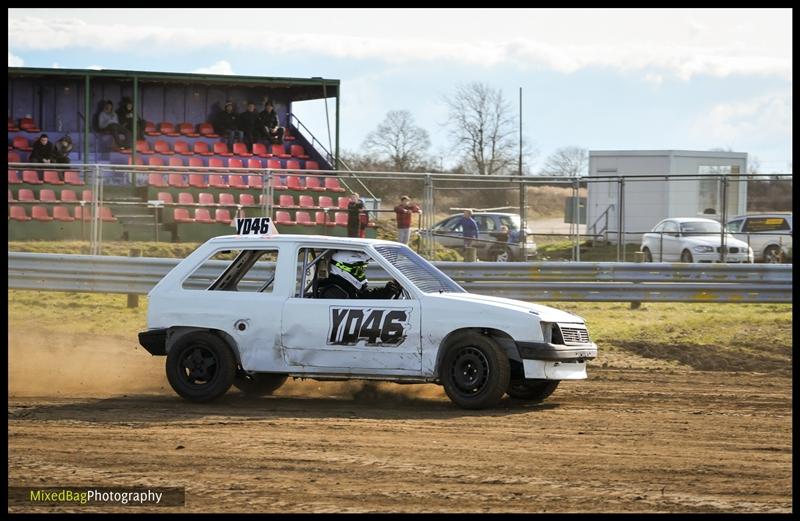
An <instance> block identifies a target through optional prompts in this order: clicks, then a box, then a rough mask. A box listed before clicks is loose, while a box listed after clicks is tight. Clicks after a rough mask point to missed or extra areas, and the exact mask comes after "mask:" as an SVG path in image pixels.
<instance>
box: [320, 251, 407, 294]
mask: <svg viewBox="0 0 800 521" xmlns="http://www.w3.org/2000/svg"><path fill="white" fill-rule="evenodd" d="M369 261H370V257H369V255H367V254H366V253H361V252H356V251H337V252H336V253H334V254H333V255H332V256H331V265H330V274H329V275H328V278H326V279H320V281H319V289H318V290H317V298H339V299H342V298H353V299H392V298H395V297H397V296H399V295H400V293H402V291H403V288H402V286H400V284H399V283H398V282H397V281H396V280H390V281H389V282H387V283H386V286H384V287H382V288H368V287H367V285H368V282H369V281H367V264H368V263H369Z"/></svg>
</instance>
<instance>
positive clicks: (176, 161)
mask: <svg viewBox="0 0 800 521" xmlns="http://www.w3.org/2000/svg"><path fill="white" fill-rule="evenodd" d="M169 166H184V165H183V158H182V157H171V158H169Z"/></svg>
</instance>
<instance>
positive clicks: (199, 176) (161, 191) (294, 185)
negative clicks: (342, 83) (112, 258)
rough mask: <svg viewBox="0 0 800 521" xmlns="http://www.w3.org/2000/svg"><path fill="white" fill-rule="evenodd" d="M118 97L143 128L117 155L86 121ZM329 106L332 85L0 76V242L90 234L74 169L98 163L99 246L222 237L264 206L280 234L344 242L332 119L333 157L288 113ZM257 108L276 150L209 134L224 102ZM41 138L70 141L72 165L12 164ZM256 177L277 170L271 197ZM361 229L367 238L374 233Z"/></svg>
mask: <svg viewBox="0 0 800 521" xmlns="http://www.w3.org/2000/svg"><path fill="white" fill-rule="evenodd" d="M125 97H128V98H130V99H132V100H133V105H134V112H135V113H136V114H137V115H138V116H139V117H140V118H141V119H142V120H143V121H144V128H143V129H142V130H143V132H142V133H143V139H139V140H136V144H135V146H132V147H131V148H130V149H125V148H122V149H120V148H117V146H116V144H115V142H114V140H113V138H112V136H110V135H108V134H104V133H101V132H100V131H99V128H98V126H97V121H96V120H97V115H98V114H99V112H100V111H101V108H102V103H103V101H105V100H111V101H112V102H114V108H115V110H116V109H117V108H118V106H119V103H120V102H121V100H122V99H123V98H125ZM331 97H333V98H335V100H336V106H337V107H338V99H339V80H331V79H322V78H311V79H299V78H261V77H244V76H224V75H198V74H174V73H154V72H134V71H109V70H102V71H95V70H68V69H34V68H18V67H9V68H8V162H9V163H10V164H9V169H8V208H9V211H8V222H9V238H10V239H13V240H26V239H82V238H83V239H85V238H86V237H87V236H88V230H89V226H88V221H89V219H90V215H91V213H90V208H91V203H92V200H93V198H94V197H96V195H97V194H95V193H93V188H95V187H94V186H92V185H91V182H90V176H89V175H88V171H87V170H84V169H83V168H82V167H79V166H78V165H81V164H92V165H100V172H101V176H102V184H103V188H102V194H103V195H102V199H103V205H102V206H103V208H102V212H101V214H100V217H101V219H102V220H103V226H102V234H103V239H104V240H120V239H121V240H152V239H153V238H154V237H161V240H173V241H202V240H205V239H207V238H208V237H211V236H213V235H219V234H224V233H230V231H231V228H230V221H231V219H232V218H234V217H235V216H236V215H237V214H239V215H245V216H256V215H261V214H263V211H264V208H267V207H269V208H271V209H272V217H273V218H275V220H276V223H277V225H278V229H279V230H280V231H281V232H284V233H286V232H291V233H313V234H329V235H345V233H346V223H347V215H346V213H345V212H344V211H343V210H344V209H346V206H347V201H346V195H348V193H349V191H348V189H347V185H346V184H345V182H344V181H343V180H340V179H339V178H338V177H337V176H336V174H335V168H334V163H335V162H336V158H337V157H338V149H339V145H338V128H339V121H338V111H337V114H336V120H335V124H336V129H337V132H336V142H335V144H329V147H330V148H331V149H332V150H328V149H327V148H325V147H324V146H323V145H322V144H321V142H320V141H319V140H317V139H316V138H315V137H314V136H313V135H312V134H311V133H310V132H309V131H308V129H307V128H306V127H305V126H304V125H303V124H302V122H300V120H299V119H298V118H297V117H296V116H295V115H293V113H292V105H293V103H297V102H301V101H306V100H315V99H326V98H331ZM267 99H270V100H272V102H273V104H274V106H275V110H276V112H277V113H278V117H279V119H280V121H281V124H282V125H283V126H285V128H286V135H285V139H284V143H283V144H272V143H267V142H260V143H255V144H254V145H253V147H252V150H248V148H247V147H246V146H245V145H244V144H243V143H234V145H233V147H232V148H231V149H228V145H227V143H226V139H225V138H224V137H222V136H220V135H218V134H217V133H215V131H214V126H213V121H214V117H215V116H216V114H217V113H218V112H219V111H221V110H222V107H223V105H224V103H225V102H226V101H227V100H233V101H234V103H235V104H236V111H237V112H241V111H242V110H243V109H244V106H245V104H246V103H247V101H251V100H252V101H254V102H255V103H256V105H257V106H258V107H259V109H260V108H261V107H263V104H264V102H265V101H266V100H267ZM137 126H138V123H137ZM138 130H139V129H138V128H137V129H135V131H134V135H136V133H137V132H138ZM40 133H46V134H48V135H49V137H50V140H51V142H55V141H56V140H57V139H58V138H59V137H60V136H62V135H64V134H69V135H70V137H71V138H72V142H73V145H74V148H73V151H72V152H71V153H70V154H69V158H70V162H71V164H72V165H74V166H71V167H66V168H64V167H59V166H56V165H47V166H46V167H42V168H37V167H32V166H31V165H27V166H25V165H19V166H15V165H12V163H25V162H27V160H28V155H29V153H30V149H31V146H32V144H33V142H34V141H35V140H36V139H37V138H38V137H39V134H40ZM129 165H132V166H133V168H131V167H130V166H129ZM266 169H275V170H279V172H276V173H275V174H276V175H275V176H274V177H273V183H272V187H271V190H269V191H267V190H266V189H265V187H264V183H263V179H264V178H263V176H262V174H265V173H266V172H267V170H266ZM132 170H136V172H137V173H136V174H135V175H134V174H132V173H131V171H132ZM308 171H316V172H314V173H315V174H316V175H310V174H311V172H308ZM248 174H259V175H248ZM278 174H279V175H278ZM265 197H270V198H271V200H270V201H266V200H265ZM152 201H159V203H158V204H153V203H152ZM367 231H368V236H374V224H371V227H370V228H369V229H368V230H367Z"/></svg>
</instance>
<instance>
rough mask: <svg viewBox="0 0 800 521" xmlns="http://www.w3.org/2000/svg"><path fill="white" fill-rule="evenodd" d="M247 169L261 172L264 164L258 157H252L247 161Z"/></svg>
mask: <svg viewBox="0 0 800 521" xmlns="http://www.w3.org/2000/svg"><path fill="white" fill-rule="evenodd" d="M247 168H253V169H259V170H260V169H262V168H264V164H263V163H262V162H261V160H260V159H258V158H256V157H251V158H250V159H248V160H247Z"/></svg>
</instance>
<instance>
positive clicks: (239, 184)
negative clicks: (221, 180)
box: [228, 175, 247, 190]
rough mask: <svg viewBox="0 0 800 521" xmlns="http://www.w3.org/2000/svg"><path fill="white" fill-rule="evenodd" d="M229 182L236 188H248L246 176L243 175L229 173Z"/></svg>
mask: <svg viewBox="0 0 800 521" xmlns="http://www.w3.org/2000/svg"><path fill="white" fill-rule="evenodd" d="M228 183H229V184H230V185H231V188H236V189H238V190H245V189H247V183H246V182H245V180H244V176H241V175H229V176H228Z"/></svg>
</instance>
